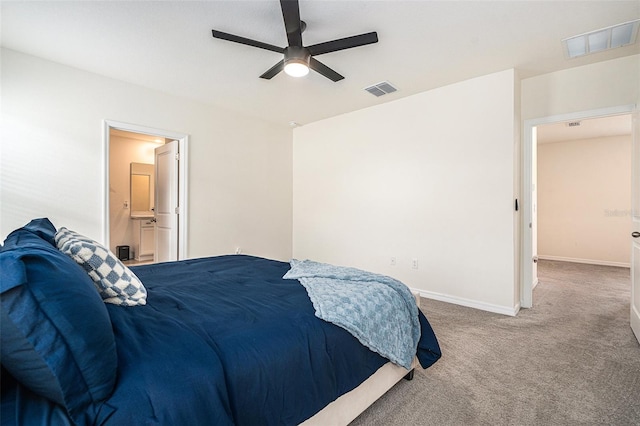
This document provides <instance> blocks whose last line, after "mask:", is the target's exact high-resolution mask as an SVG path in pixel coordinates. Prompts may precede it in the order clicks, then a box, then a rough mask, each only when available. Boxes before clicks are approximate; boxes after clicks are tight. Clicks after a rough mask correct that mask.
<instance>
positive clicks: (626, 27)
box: [562, 19, 640, 59]
mask: <svg viewBox="0 0 640 426" xmlns="http://www.w3.org/2000/svg"><path fill="white" fill-rule="evenodd" d="M639 25H640V19H636V20H635V21H629V22H624V23H622V24H618V25H612V26H610V27H606V28H602V29H599V30H595V31H591V32H588V33H584V34H580V35H577V36H573V37H569V38H565V39H564V40H562V46H563V49H564V54H565V56H566V57H567V58H570V59H571V58H576V57H578V56H582V55H588V54H590V53H595V52H602V51H603V50H609V49H615V48H616V47H622V46H627V45H630V44H633V43H635V42H636V39H637V36H638V26H639Z"/></svg>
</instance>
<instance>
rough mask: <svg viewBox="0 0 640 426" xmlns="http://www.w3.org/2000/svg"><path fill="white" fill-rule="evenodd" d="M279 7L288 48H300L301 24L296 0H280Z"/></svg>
mask: <svg viewBox="0 0 640 426" xmlns="http://www.w3.org/2000/svg"><path fill="white" fill-rule="evenodd" d="M280 7H281V8H282V19H284V28H285V30H286V31H287V40H288V41H289V46H298V47H302V24H301V23H300V7H299V5H298V0H280Z"/></svg>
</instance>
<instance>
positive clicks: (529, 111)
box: [521, 55, 640, 120]
mask: <svg viewBox="0 0 640 426" xmlns="http://www.w3.org/2000/svg"><path fill="white" fill-rule="evenodd" d="M521 87H522V119H523V120H529V119H536V118H543V117H551V116H554V115H562V114H568V113H573V112H582V111H590V110H597V109H602V108H609V107H618V106H625V105H633V104H637V103H638V102H640V55H632V56H626V57H624V58H619V59H612V60H610V61H604V62H598V63H595V64H592V65H585V66H582V67H575V68H569V69H566V70H562V71H557V72H553V73H549V74H544V75H540V76H537V77H532V78H527V79H524V80H522V86H521Z"/></svg>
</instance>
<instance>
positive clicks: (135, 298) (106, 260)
mask: <svg viewBox="0 0 640 426" xmlns="http://www.w3.org/2000/svg"><path fill="white" fill-rule="evenodd" d="M55 240H56V245H57V247H58V249H59V250H60V251H62V252H63V253H65V254H66V255H67V256H69V257H71V258H72V259H73V260H75V261H76V262H77V263H78V264H79V265H80V266H82V267H83V268H84V270H85V271H87V273H88V274H89V276H90V277H91V279H92V280H93V283H94V284H95V286H96V288H97V289H98V293H100V296H101V297H102V300H103V301H104V302H105V303H112V304H114V305H120V306H137V305H146V303H147V290H146V289H145V288H144V285H143V284H142V282H141V281H140V279H138V277H136V275H135V274H134V273H133V272H132V271H131V270H130V269H129V268H127V267H126V266H125V265H124V264H123V263H122V262H121V261H120V260H119V259H118V258H117V257H116V256H115V255H114V254H113V253H112V252H111V251H110V250H109V249H107V248H106V247H104V246H103V245H102V244H100V243H98V242H96V241H94V240H92V239H90V238H87V237H85V236H83V235H80V234H78V233H77V232H74V231H71V230H69V229H67V228H64V227H63V228H60V229H59V230H58V232H56V237H55Z"/></svg>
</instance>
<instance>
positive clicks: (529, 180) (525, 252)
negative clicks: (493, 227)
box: [520, 105, 633, 308]
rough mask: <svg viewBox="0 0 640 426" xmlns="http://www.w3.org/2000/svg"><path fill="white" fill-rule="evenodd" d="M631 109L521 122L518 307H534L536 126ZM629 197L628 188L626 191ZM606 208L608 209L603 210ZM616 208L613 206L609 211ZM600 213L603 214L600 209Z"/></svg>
mask: <svg viewBox="0 0 640 426" xmlns="http://www.w3.org/2000/svg"><path fill="white" fill-rule="evenodd" d="M632 111H633V105H629V106H622V107H614V108H605V109H600V110H594V111H586V112H580V113H573V114H565V115H561V116H553V117H546V118H542V119H535V120H526V121H525V122H524V139H523V143H524V145H523V166H522V171H523V174H522V183H523V187H522V188H523V190H522V207H523V216H522V224H521V229H522V250H521V253H522V255H521V256H522V257H521V259H520V261H521V271H522V272H521V283H522V285H521V290H522V291H521V306H522V307H523V308H530V307H532V306H533V288H534V287H535V285H536V283H537V273H536V270H537V268H536V262H537V258H538V256H537V255H538V253H537V250H538V241H537V238H538V229H537V228H538V217H537V212H538V206H537V198H538V188H537V156H538V152H537V132H538V130H539V127H541V126H545V125H556V124H558V123H560V125H564V126H567V127H569V126H568V123H577V122H581V121H582V120H589V119H596V118H603V117H612V116H619V115H629V116H630V114H631V112H632ZM628 195H629V198H630V191H629V194H628ZM605 210H607V209H605ZM612 211H615V208H614V209H613V210H612ZM602 214H603V215H604V214H606V211H603V212H602Z"/></svg>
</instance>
